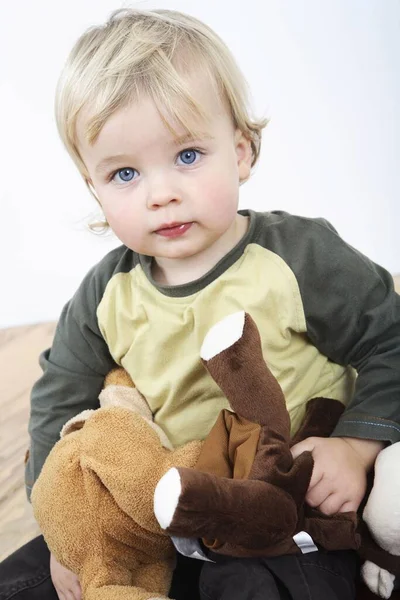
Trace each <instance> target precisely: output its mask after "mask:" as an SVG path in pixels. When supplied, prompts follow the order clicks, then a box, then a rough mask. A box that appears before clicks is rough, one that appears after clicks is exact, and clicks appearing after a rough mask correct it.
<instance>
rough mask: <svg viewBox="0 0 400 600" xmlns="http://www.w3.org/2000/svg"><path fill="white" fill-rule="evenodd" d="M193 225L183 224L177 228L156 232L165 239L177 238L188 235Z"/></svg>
mask: <svg viewBox="0 0 400 600" xmlns="http://www.w3.org/2000/svg"><path fill="white" fill-rule="evenodd" d="M192 225H193V223H183V224H182V225H177V226H176V227H168V228H167V229H158V230H157V231H156V234H157V235H162V236H163V237H168V238H177V237H180V236H181V235H183V234H184V233H186V232H187V231H188V230H189V229H190V228H191V226H192Z"/></svg>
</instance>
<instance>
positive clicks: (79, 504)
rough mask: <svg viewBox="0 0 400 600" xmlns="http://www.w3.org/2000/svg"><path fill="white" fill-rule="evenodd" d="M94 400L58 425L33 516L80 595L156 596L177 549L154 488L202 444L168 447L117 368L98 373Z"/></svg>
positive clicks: (112, 598)
mask: <svg viewBox="0 0 400 600" xmlns="http://www.w3.org/2000/svg"><path fill="white" fill-rule="evenodd" d="M100 406H101V408H99V409H97V410H94V411H84V412H83V413H81V414H79V415H77V416H76V417H74V418H73V419H71V420H70V421H69V422H68V423H66V425H65V426H64V427H63V430H62V432H61V437H62V439H61V440H60V441H59V442H58V443H57V444H56V445H55V446H54V448H53V449H52V451H51V452H50V454H49V456H48V458H47V460H46V462H45V465H44V467H43V469H42V472H41V474H40V476H39V478H38V480H37V482H36V483H35V486H34V488H33V492H32V505H33V508H34V513H35V517H36V519H37V521H38V523H39V525H40V527H41V529H42V532H43V535H44V537H45V539H46V542H47V544H48V546H49V548H50V550H51V551H52V552H53V553H54V555H55V557H56V558H57V560H58V561H59V562H61V563H62V564H63V565H64V566H65V567H67V568H68V569H70V570H71V571H73V572H74V573H76V574H77V575H78V577H79V581H80V583H81V586H82V592H83V599H84V600H128V599H129V600H149V599H152V600H161V599H163V600H164V599H165V598H167V597H168V590H169V588H170V584H171V579H172V572H173V568H174V562H175V550H174V548H173V545H172V542H171V541H170V539H169V536H167V535H166V534H165V533H164V532H163V531H162V530H161V528H160V526H159V524H158V523H157V521H156V519H155V516H154V513H153V493H154V488H155V486H156V483H157V481H158V480H159V479H160V477H161V476H162V475H163V474H164V473H165V472H166V471H167V470H168V469H169V468H170V467H172V466H176V465H180V466H186V467H192V466H194V464H195V463H196V460H197V457H198V454H199V450H200V446H201V444H200V442H191V443H189V444H186V445H185V446H182V447H181V448H178V449H176V450H172V447H171V445H170V443H169V441H168V439H167V437H166V435H165V434H164V432H163V431H162V430H161V429H160V428H159V427H158V426H157V425H156V424H155V423H154V422H153V420H152V414H151V412H150V409H149V407H148V405H147V403H146V402H145V400H144V398H143V397H142V396H141V394H140V393H139V392H138V390H137V389H136V388H135V386H134V384H133V383H132V381H131V379H130V378H129V376H128V375H127V373H126V372H125V371H124V370H123V369H117V370H115V371H112V372H111V373H110V374H109V376H108V377H107V378H106V382H105V388H104V390H103V391H102V392H101V395H100Z"/></svg>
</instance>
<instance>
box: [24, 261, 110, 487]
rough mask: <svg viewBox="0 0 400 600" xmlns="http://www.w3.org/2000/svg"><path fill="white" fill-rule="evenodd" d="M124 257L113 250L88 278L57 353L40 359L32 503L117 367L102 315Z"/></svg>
mask: <svg viewBox="0 0 400 600" xmlns="http://www.w3.org/2000/svg"><path fill="white" fill-rule="evenodd" d="M120 254H121V249H117V251H113V252H112V253H110V254H109V255H107V257H106V258H105V259H104V260H103V261H102V262H101V263H99V265H96V267H94V268H93V269H92V270H91V271H90V272H89V273H88V274H87V276H86V277H85V279H84V280H83V282H82V284H81V285H80V287H79V289H78V290H77V292H76V293H75V295H74V296H73V298H72V299H71V300H70V301H69V302H68V303H67V304H66V306H65V307H64V309H63V311H62V313H61V316H60V319H59V322H58V325H57V329H56V332H55V337H54V341H53V344H52V347H51V349H48V350H46V351H45V352H43V354H42V355H41V357H40V366H41V368H42V369H43V375H42V376H41V378H40V379H39V380H38V381H37V383H36V384H35V385H34V387H33V390H32V394H31V412H30V420H29V434H30V450H29V457H28V461H27V464H26V470H25V483H26V489H27V494H28V498H29V497H30V492H31V489H32V486H33V484H34V482H35V481H36V479H37V477H38V475H39V473H40V471H41V468H42V466H43V464H44V461H45V460H46V457H47V455H48V454H49V452H50V450H51V448H52V447H53V446H54V444H55V443H56V442H57V441H58V439H59V435H60V431H61V428H62V426H63V425H64V423H65V422H66V421H67V420H68V419H70V418H71V417H73V416H74V415H76V414H77V413H79V412H81V411H82V410H85V409H94V408H97V407H98V405H99V404H98V396H99V393H100V391H101V388H102V386H103V381H104V377H105V375H106V374H107V373H108V372H109V371H110V370H111V369H112V368H113V367H115V363H114V361H113V359H112V357H111V355H110V352H109V350H108V347H107V344H106V342H105V340H104V338H103V336H102V335H101V333H100V330H99V327H98V323H97V315H96V310H97V306H98V304H99V302H100V300H101V298H102V296H103V293H104V289H105V287H106V285H107V282H108V281H109V279H110V278H111V277H112V275H113V273H114V272H115V271H116V270H120V268H121V261H120V260H119V258H120Z"/></svg>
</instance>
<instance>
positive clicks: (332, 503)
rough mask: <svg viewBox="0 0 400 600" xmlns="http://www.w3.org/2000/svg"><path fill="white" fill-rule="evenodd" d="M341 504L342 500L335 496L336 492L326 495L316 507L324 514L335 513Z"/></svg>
mask: <svg viewBox="0 0 400 600" xmlns="http://www.w3.org/2000/svg"><path fill="white" fill-rule="evenodd" d="M342 505H343V500H342V499H341V498H339V497H338V496H337V494H331V495H330V496H328V498H327V499H326V500H324V502H322V504H320V505H319V506H318V509H319V510H320V511H321V512H322V513H324V515H335V514H336V513H337V512H339V509H340V507H341V506H342Z"/></svg>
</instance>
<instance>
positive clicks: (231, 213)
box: [200, 174, 239, 227]
mask: <svg viewBox="0 0 400 600" xmlns="http://www.w3.org/2000/svg"><path fill="white" fill-rule="evenodd" d="M200 201H201V210H202V212H203V214H204V215H205V216H206V217H207V216H209V218H210V220H214V221H215V225H216V226H217V227H218V225H219V223H225V222H227V221H230V220H231V219H232V218H234V217H235V216H236V212H237V208H238V201H239V185H238V182H237V181H236V180H235V179H234V178H233V177H232V176H226V177H224V178H221V175H220V174H219V176H217V177H213V178H211V179H208V180H207V181H206V182H204V183H203V184H202V186H201V200H200Z"/></svg>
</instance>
